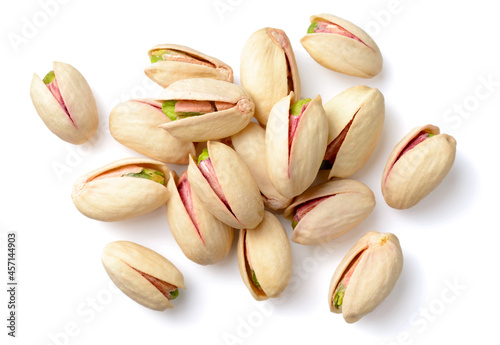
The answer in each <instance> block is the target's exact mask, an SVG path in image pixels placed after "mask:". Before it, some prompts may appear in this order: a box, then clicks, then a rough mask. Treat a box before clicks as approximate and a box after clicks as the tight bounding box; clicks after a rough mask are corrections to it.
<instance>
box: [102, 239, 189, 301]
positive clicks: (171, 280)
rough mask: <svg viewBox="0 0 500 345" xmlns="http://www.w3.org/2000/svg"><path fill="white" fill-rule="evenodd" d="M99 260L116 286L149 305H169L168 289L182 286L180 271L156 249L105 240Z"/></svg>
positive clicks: (169, 293) (172, 289)
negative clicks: (106, 242)
mask: <svg viewBox="0 0 500 345" xmlns="http://www.w3.org/2000/svg"><path fill="white" fill-rule="evenodd" d="M102 264H103V265H104V268H105V269H106V272H107V273H108V275H109V277H110V278H111V280H112V281H113V283H115V284H116V286H117V287H118V288H119V289H120V290H122V291H123V293H125V294H126V295H127V296H128V297H130V298H131V299H133V300H134V301H136V302H137V303H139V304H141V305H143V306H145V307H147V308H150V309H153V310H165V309H167V308H173V305H172V302H170V300H172V299H174V298H175V297H173V296H172V295H171V293H172V292H174V291H176V290H177V289H178V288H181V289H185V288H186V286H185V285H184V277H183V276H182V273H181V272H180V271H179V270H178V269H177V268H176V267H175V266H174V264H172V263H171V262H170V261H169V260H167V259H166V258H164V257H163V256H161V255H160V254H158V253H157V252H155V251H153V250H151V249H149V248H146V247H143V246H141V245H138V244H136V243H133V242H128V241H116V242H112V243H109V244H108V245H107V246H106V247H105V248H104V250H103V252H102Z"/></svg>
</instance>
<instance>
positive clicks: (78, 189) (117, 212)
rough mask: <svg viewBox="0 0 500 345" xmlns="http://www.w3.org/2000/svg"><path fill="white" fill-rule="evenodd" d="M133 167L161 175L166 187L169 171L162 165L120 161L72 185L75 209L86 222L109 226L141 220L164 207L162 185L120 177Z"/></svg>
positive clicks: (146, 161)
mask: <svg viewBox="0 0 500 345" xmlns="http://www.w3.org/2000/svg"><path fill="white" fill-rule="evenodd" d="M136 166H137V167H142V168H144V169H152V170H156V171H158V172H160V173H161V174H163V177H164V182H165V184H166V182H167V179H168V177H169V172H170V170H169V169H168V167H167V166H166V165H165V164H163V163H161V162H158V161H154V160H152V159H147V158H142V159H141V158H125V159H121V160H118V161H115V162H113V163H110V164H107V165H105V166H103V167H102V168H99V169H96V170H94V171H91V172H89V173H88V174H85V175H84V176H82V177H80V178H79V179H78V180H77V181H76V182H75V184H74V186H73V192H72V194H71V198H72V199H73V203H74V204H75V206H76V208H77V209H78V210H79V211H80V212H81V213H82V214H84V215H85V216H87V217H89V218H92V219H96V220H101V221H108V222H110V221H117V220H124V219H128V218H132V217H136V216H140V215H143V214H146V213H149V212H151V211H153V210H154V209H157V208H158V207H160V206H161V205H164V204H165V203H166V202H167V200H168V190H167V187H166V185H165V184H161V183H158V182H155V181H152V180H150V179H146V178H138V177H131V176H121V174H120V172H121V171H124V173H126V171H127V168H129V167H136ZM106 175H108V176H109V177H108V176H106Z"/></svg>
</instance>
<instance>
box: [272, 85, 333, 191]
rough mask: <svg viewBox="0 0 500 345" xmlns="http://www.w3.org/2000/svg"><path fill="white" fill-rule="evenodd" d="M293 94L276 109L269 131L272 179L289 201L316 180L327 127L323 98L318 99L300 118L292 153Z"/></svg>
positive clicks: (318, 97) (324, 145)
mask: <svg viewBox="0 0 500 345" xmlns="http://www.w3.org/2000/svg"><path fill="white" fill-rule="evenodd" d="M292 99H293V92H292V93H290V95H288V96H286V97H284V98H283V99H282V100H280V101H279V102H278V103H276V104H275V105H274V107H273V108H272V110H271V113H270V114H269V121H268V123H267V128H266V159H267V170H268V173H269V179H270V180H271V182H272V184H273V185H274V187H275V188H276V190H277V191H278V192H279V193H280V194H281V195H283V196H285V197H287V198H293V197H294V196H297V195H299V194H301V193H302V192H304V191H305V190H306V189H307V188H308V187H309V186H310V185H311V184H312V183H313V182H314V180H315V178H316V175H317V174H318V171H319V168H320V166H321V162H322V160H323V157H324V155H325V150H326V145H327V138H328V123H327V119H326V116H325V110H324V109H323V105H322V103H321V96H319V95H318V96H316V97H315V98H314V99H313V100H312V101H311V102H310V103H309V105H308V106H307V109H306V110H305V111H304V113H303V114H302V115H301V119H300V121H299V124H298V127H297V131H296V134H295V136H294V139H293V142H292V146H291V150H290V153H289V152H288V141H289V117H290V116H289V114H290V106H291V102H292V101H291V100H292Z"/></svg>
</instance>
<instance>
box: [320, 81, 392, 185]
mask: <svg viewBox="0 0 500 345" xmlns="http://www.w3.org/2000/svg"><path fill="white" fill-rule="evenodd" d="M325 113H326V117H327V119H328V127H329V136H328V148H327V151H326V152H327V153H326V156H330V159H332V158H331V153H332V152H333V153H334V156H333V159H332V160H333V166H332V168H331V170H330V174H329V178H332V177H340V178H345V177H349V176H351V175H353V174H354V173H355V172H357V171H358V170H359V169H360V168H361V167H362V166H363V165H364V164H365V163H366V162H367V161H368V158H370V155H371V154H372V152H373V150H374V149H375V146H376V144H377V141H378V139H379V137H380V133H381V132H382V127H383V125H384V119H385V103H384V96H383V95H382V93H381V92H380V91H379V90H378V89H375V88H369V87H367V86H364V85H359V86H355V87H351V88H349V89H347V90H345V91H343V92H341V93H340V94H338V95H337V96H335V97H333V98H332V99H331V100H330V101H328V102H327V103H326V104H325ZM326 156H325V159H328V158H329V157H326Z"/></svg>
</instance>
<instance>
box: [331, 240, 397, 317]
mask: <svg viewBox="0 0 500 345" xmlns="http://www.w3.org/2000/svg"><path fill="white" fill-rule="evenodd" d="M356 258H359V261H358V264H357V266H356V267H355V268H354V273H353V274H352V276H351V278H350V281H349V284H348V285H347V287H346V290H345V294H344V296H343V303H342V305H341V306H340V308H336V307H335V304H334V300H333V298H334V295H335V291H336V289H337V286H338V285H339V283H340V282H341V281H342V278H343V277H344V275H345V273H346V271H348V270H349V265H350V264H351V263H353V261H355V259H356ZM402 269H403V252H402V251H401V246H400V244H399V240H398V238H397V237H396V235H394V234H391V233H385V234H384V233H379V232H376V231H371V232H369V233H367V234H365V235H364V236H363V237H361V238H360V239H359V240H358V242H356V244H355V245H354V247H352V248H351V249H350V250H349V252H348V253H347V254H346V256H344V258H343V259H342V261H341V262H340V264H339V265H338V267H337V269H336V270H335V273H334V275H333V277H332V281H331V284H330V290H329V292H328V305H329V307H330V311H331V312H333V313H337V314H340V313H342V316H343V317H344V320H345V321H346V322H347V323H354V322H356V321H358V320H359V319H361V318H362V317H363V316H364V315H366V314H368V313H369V312H371V311H373V310H374V309H375V308H376V307H377V306H378V305H379V304H380V303H381V302H382V301H383V300H384V299H385V298H386V297H387V296H388V295H389V294H390V293H391V291H392V289H393V288H394V286H395V285H396V282H397V280H398V278H399V276H400V274H401V271H402Z"/></svg>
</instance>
